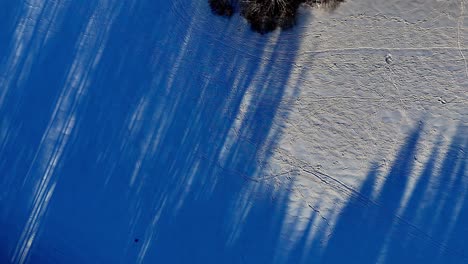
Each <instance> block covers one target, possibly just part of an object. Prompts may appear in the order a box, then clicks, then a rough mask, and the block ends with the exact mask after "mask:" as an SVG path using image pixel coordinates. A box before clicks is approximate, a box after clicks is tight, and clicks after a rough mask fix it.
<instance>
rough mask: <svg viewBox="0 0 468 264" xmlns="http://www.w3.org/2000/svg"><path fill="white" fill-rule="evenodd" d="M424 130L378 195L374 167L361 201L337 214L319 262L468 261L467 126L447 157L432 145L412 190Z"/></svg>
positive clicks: (409, 140) (415, 133) (418, 131)
mask: <svg viewBox="0 0 468 264" xmlns="http://www.w3.org/2000/svg"><path fill="white" fill-rule="evenodd" d="M421 130H422V127H419V128H417V129H415V130H414V131H413V132H412V134H411V135H410V136H409V137H408V138H407V140H406V143H405V145H404V146H402V148H401V150H400V152H399V153H398V156H397V157H396V159H395V161H394V164H393V166H392V167H391V169H390V170H389V172H388V174H387V175H386V176H385V177H384V179H385V182H384V184H383V185H382V186H381V187H380V189H378V190H377V192H378V193H377V194H373V193H375V192H376V180H377V175H378V174H379V172H378V168H377V167H374V168H373V169H371V171H370V172H369V174H368V175H367V176H366V180H365V182H364V183H363V185H362V187H361V189H360V190H359V197H355V198H351V199H349V201H348V203H347V205H346V206H345V207H344V209H343V210H342V211H341V213H340V214H339V216H338V219H337V223H336V225H335V227H334V229H333V231H332V234H331V237H330V238H329V240H328V242H327V243H326V246H325V248H324V249H323V253H321V254H320V261H318V262H319V263H342V262H344V261H353V262H357V263H464V262H466V261H467V255H466V246H464V245H463V242H462V240H463V239H464V238H465V237H466V236H467V235H468V233H467V232H468V230H467V229H466V225H465V224H462V223H466V222H467V220H468V219H466V216H467V215H466V213H465V212H466V206H467V205H466V198H467V197H466V193H467V192H466V190H467V182H466V180H467V179H466V176H467V175H466V173H467V170H466V162H467V155H466V152H465V149H466V146H467V138H466V135H467V133H466V127H463V126H460V127H459V129H458V131H457V133H456V134H455V136H454V138H453V139H452V142H451V144H450V146H448V150H447V152H446V153H442V152H441V150H440V148H441V146H439V145H435V146H434V148H433V150H432V152H431V154H430V156H429V158H428V160H427V161H426V162H425V163H424V166H423V168H422V170H421V172H420V173H419V176H418V177H417V180H416V183H415V184H414V186H413V187H412V189H411V188H410V185H409V180H410V177H411V175H412V173H413V171H414V166H415V164H416V163H417V162H418V161H416V158H415V157H416V154H417V146H418V142H419V141H420V140H419V138H420V135H421ZM439 143H440V142H439ZM442 155H444V156H442ZM439 159H441V160H442V161H441V163H440V164H439V163H438V161H439ZM436 165H440V166H439V168H436ZM373 196H374V197H375V198H371V197H373ZM362 197H365V199H362Z"/></svg>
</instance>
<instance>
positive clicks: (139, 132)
mask: <svg viewBox="0 0 468 264" xmlns="http://www.w3.org/2000/svg"><path fill="white" fill-rule="evenodd" d="M204 5H206V3H203V5H202V4H201V3H199V2H195V3H192V1H185V0H183V1H182V0H181V1H174V2H171V3H169V2H167V1H161V3H156V4H155V3H154V1H128V2H120V1H119V2H117V1H101V2H96V3H83V2H66V3H61V2H50V3H42V2H41V3H38V5H33V4H31V5H29V4H26V3H17V6H14V8H15V9H16V10H18V12H17V14H18V16H15V18H13V16H12V18H10V19H11V21H9V24H11V25H16V28H15V27H12V28H15V29H14V30H12V31H11V35H10V36H8V37H6V38H5V40H3V42H2V43H1V46H4V47H8V49H7V51H5V53H6V54H8V56H7V57H6V59H5V60H4V61H2V65H0V67H1V68H2V69H4V70H5V69H6V70H7V71H6V72H8V74H9V76H6V75H5V76H2V77H3V78H4V79H3V80H4V82H3V83H2V84H3V85H4V88H5V90H4V91H6V92H5V97H4V98H5V101H4V102H5V103H4V104H2V105H0V114H1V118H2V120H3V121H2V123H0V131H1V133H0V136H1V137H0V139H1V145H0V146H1V148H0V160H1V162H0V171H1V172H2V174H3V175H4V176H3V177H2V178H0V181H1V185H0V186H1V187H0V193H2V196H1V200H0V205H1V206H0V225H1V226H2V229H3V230H5V231H6V232H2V233H1V234H0V240H1V241H2V242H1V243H2V244H1V248H2V251H1V257H0V260H1V262H5V263H8V262H15V263H23V262H30V263H50V262H67V263H113V262H116V263H118V262H122V263H135V262H137V263H141V262H147V263H153V262H170V263H187V262H203V263H220V262H224V263H229V262H231V263H239V262H241V261H243V258H244V256H245V255H244V254H243V252H242V251H243V246H242V243H243V242H244V241H245V239H246V238H245V237H246V236H247V237H249V238H255V237H256V236H263V235H268V240H267V241H266V242H265V243H262V245H259V246H258V247H259V248H261V251H262V252H268V251H269V246H270V245H273V244H274V243H277V241H278V240H279V239H280V237H277V236H276V235H277V234H276V233H274V232H272V233H270V232H269V230H272V231H276V230H275V228H276V225H279V224H281V223H282V222H283V220H282V215H284V214H283V213H284V212H283V211H284V210H285V208H286V207H285V206H286V203H284V202H283V201H284V200H285V199H287V197H288V190H287V188H286V187H287V186H284V188H283V187H282V188H280V190H278V188H273V187H272V186H270V185H268V184H266V185H263V184H258V183H256V182H254V181H253V180H252V178H253V177H254V176H255V175H257V174H261V172H262V170H263V167H264V166H265V164H266V162H267V161H268V158H269V157H270V155H271V151H272V149H274V147H275V144H276V143H277V141H278V139H279V137H280V135H281V122H282V121H281V120H284V119H286V118H287V114H288V108H289V105H290V102H291V101H292V100H293V99H294V98H295V96H296V95H297V92H298V89H299V87H300V82H296V81H293V80H292V78H293V77H292V76H293V75H294V74H297V73H294V72H293V70H294V68H293V63H294V61H295V59H296V56H297V52H298V50H299V45H300V39H299V36H300V32H299V31H296V32H294V31H291V32H288V33H284V32H277V34H276V35H275V34H271V35H270V36H268V37H261V36H258V34H254V33H252V32H250V31H249V30H242V29H241V27H242V26H244V24H243V23H244V22H243V21H242V20H240V19H238V20H231V21H225V20H222V19H218V18H215V19H207V17H208V16H207V11H200V10H208V8H207V6H204ZM49 15H51V16H49ZM44 17H50V19H48V20H47V19H44ZM24 21H29V22H28V23H30V24H28V25H26V27H24V28H22V26H24V25H25V24H22V23H23V22H24ZM5 42H10V43H5ZM4 72H5V71H4ZM291 83H293V84H291ZM286 91H287V94H285V93H286ZM252 186H253V187H252ZM283 189H284V192H282V191H281V190H283ZM247 194H248V195H250V197H251V198H252V199H253V200H254V201H255V205H252V203H253V201H251V200H248V199H246V197H247V196H248V195H247ZM272 197H273V198H272ZM272 199H273V200H272ZM278 206H279V207H278ZM277 207H278V208H277ZM239 208H244V209H245V210H244V211H239ZM247 208H256V209H251V211H250V210H249V209H247ZM252 215H255V216H256V217H255V218H252ZM272 218H276V222H273V223H272V222H270V220H271V219H272ZM240 219H244V220H245V219H247V220H245V221H247V222H246V223H248V224H246V223H243V222H242V221H240ZM253 219H258V221H257V220H255V221H254V222H252V221H253ZM257 226H261V227H262V229H260V230H258V231H256V230H257V229H256V227H257ZM265 228H266V229H265ZM246 230H247V231H246ZM241 241H242V243H241ZM257 256H258V257H259V258H261V259H262V260H265V261H269V260H271V259H272V258H273V255H272V254H270V255H269V254H266V255H263V254H258V255H257Z"/></svg>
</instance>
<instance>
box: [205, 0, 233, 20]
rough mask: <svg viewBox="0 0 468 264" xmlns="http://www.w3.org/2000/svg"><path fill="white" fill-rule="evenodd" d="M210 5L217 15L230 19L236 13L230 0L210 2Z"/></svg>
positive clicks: (212, 0) (211, 0)
mask: <svg viewBox="0 0 468 264" xmlns="http://www.w3.org/2000/svg"><path fill="white" fill-rule="evenodd" d="M208 3H209V4H210V7H211V11H212V12H213V13H215V14H216V15H219V16H226V17H230V16H232V14H233V13H234V6H233V4H232V3H231V1H230V0H208Z"/></svg>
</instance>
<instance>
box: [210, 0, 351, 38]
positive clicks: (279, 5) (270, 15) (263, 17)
mask: <svg viewBox="0 0 468 264" xmlns="http://www.w3.org/2000/svg"><path fill="white" fill-rule="evenodd" d="M343 1H344V0H208V2H209V4H210V7H211V10H212V11H213V13H215V14H217V15H220V16H226V17H230V16H232V15H233V14H234V11H235V10H237V9H239V10H240V13H241V15H242V16H243V17H245V18H246V19H247V21H249V23H250V24H251V26H252V29H253V30H255V31H257V32H260V33H262V34H263V33H266V32H269V31H273V30H274V29H276V28H277V27H281V28H289V27H291V26H293V25H294V24H295V21H296V15H297V9H298V8H299V5H301V4H308V5H310V6H320V5H323V6H325V7H330V8H336V7H337V6H338V4H339V3H341V2H343Z"/></svg>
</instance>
